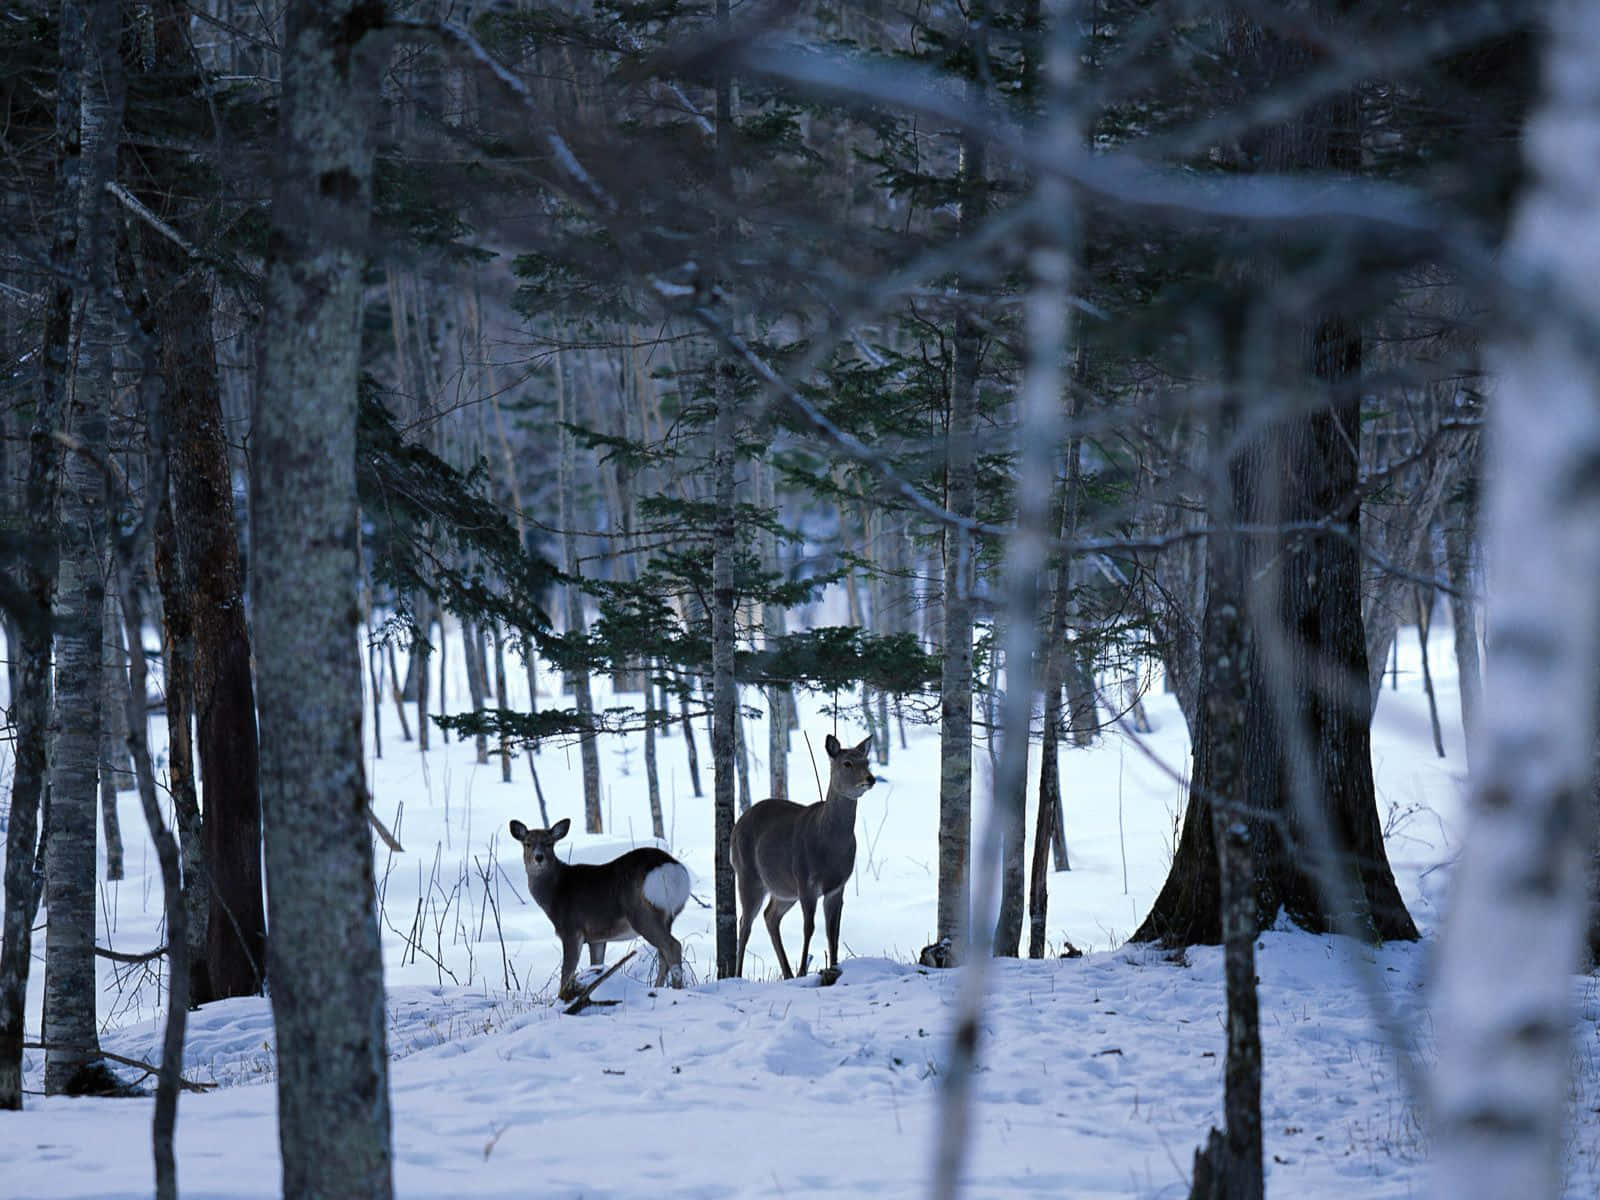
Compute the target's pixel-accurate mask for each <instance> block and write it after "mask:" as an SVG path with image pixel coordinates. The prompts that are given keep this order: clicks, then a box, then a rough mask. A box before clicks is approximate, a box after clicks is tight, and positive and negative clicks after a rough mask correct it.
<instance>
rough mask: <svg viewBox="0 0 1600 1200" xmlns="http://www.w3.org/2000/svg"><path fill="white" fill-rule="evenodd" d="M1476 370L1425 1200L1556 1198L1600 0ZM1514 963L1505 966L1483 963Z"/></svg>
mask: <svg viewBox="0 0 1600 1200" xmlns="http://www.w3.org/2000/svg"><path fill="white" fill-rule="evenodd" d="M1548 12H1549V22H1550V24H1549V34H1548V38H1547V40H1546V42H1545V47H1544V99H1543V101H1542V104H1541V106H1540V108H1539V109H1538V111H1537V112H1536V113H1535V114H1534V116H1533V117H1532V119H1531V120H1530V123H1529V127H1528V129H1527V133H1526V138H1525V142H1524V146H1525V154H1526V156H1527V160H1528V166H1529V176H1530V177H1529V181H1528V184H1527V190H1526V191H1525V192H1524V194H1523V196H1522V198H1521V200H1520V202H1519V205H1518V208H1517V211H1516V214H1515V217H1514V219H1513V223H1512V227H1511V232H1510V238H1509V243H1508V246H1507V249H1506V255H1505V260H1506V262H1507V264H1508V267H1509V269H1510V270H1511V271H1512V272H1513V274H1514V279H1515V281H1516V283H1517V284H1518V285H1519V287H1518V290H1517V291H1516V292H1515V293H1514V297H1513V304H1514V305H1515V308H1514V309H1513V311H1515V312H1517V313H1518V314H1519V315H1520V318H1521V319H1519V320H1516V321H1515V322H1514V323H1513V324H1512V326H1511V328H1510V330H1509V331H1508V333H1507V334H1506V335H1505V336H1504V337H1503V339H1502V340H1501V341H1500V342H1499V343H1498V344H1497V345H1496V346H1495V347H1494V348H1493V349H1492V351H1491V352H1490V353H1489V354H1488V355H1487V363H1486V365H1487V366H1488V369H1489V372H1490V378H1491V379H1492V380H1493V381H1494V383H1495V390H1494V393H1493V394H1492V396H1491V400H1490V414H1489V428H1488V434H1487V439H1486V444H1485V447H1484V453H1485V456H1486V464H1485V466H1486V469H1485V478H1486V480H1487V489H1486V497H1485V505H1484V513H1483V518H1484V522H1485V526H1486V533H1485V554H1486V560H1487V569H1488V576H1489V579H1490V581H1491V585H1492V587H1493V589H1494V592H1493V596H1494V599H1493V603H1492V604H1491V605H1490V607H1489V648H1490V649H1489V662H1488V679H1487V685H1486V687H1485V690H1484V696H1483V708H1482V711H1481V713H1480V715H1479V720H1478V723H1477V724H1478V728H1477V736H1478V738H1479V739H1480V740H1481V742H1482V745H1481V747H1480V752H1479V757H1478V759H1477V760H1476V761H1475V763H1474V769H1473V777H1472V787H1471V796H1470V807H1469V815H1468V827H1467V836H1466V840H1465V842H1464V845H1463V848H1462V852H1461V858H1460V861H1459V863H1458V865H1457V867H1456V875H1455V880H1454V889H1455V892H1454V897H1453V899H1452V901H1451V905H1450V910H1449V913H1448V915H1447V917H1446V919H1445V923H1444V928H1443V932H1442V934H1441V936H1440V941H1439V950H1438V955H1437V958H1436V962H1435V974H1434V978H1435V981H1436V982H1435V992H1434V1001H1433V1008H1434V1014H1435V1015H1434V1020H1435V1032H1436V1039H1437V1045H1438V1047H1439V1059H1438V1063H1437V1066H1436V1068H1435V1070H1434V1074H1433V1078H1432V1097H1431V1100H1432V1103H1431V1111H1432V1114H1433V1160H1434V1174H1433V1186H1432V1194H1433V1195H1435V1196H1439V1197H1450V1200H1473V1198H1475V1197H1484V1198H1485V1200H1487V1198H1488V1197H1504V1196H1530V1197H1531V1196H1558V1195H1560V1194H1561V1193H1562V1190H1563V1180H1562V1166H1561V1164H1562V1154H1563V1149H1564V1146H1565V1140H1566V1139H1565V1136H1564V1130H1565V1123H1566V1113H1567V1108H1568V1105H1569V1104H1570V1102H1571V1083H1570V1073H1571V1070H1572V1062H1573V1053H1574V1050H1573V1045H1572V1023H1573V1015H1574V1014H1573V1010H1572V998H1573V991H1572V976H1573V972H1575V971H1576V970H1578V968H1579V966H1580V965H1581V962H1582V955H1583V950H1584V939H1585V935H1586V932H1587V926H1588V916H1589V913H1588V908H1589V904H1590V901H1591V897H1590V895H1589V887H1590V880H1589V868H1590V861H1591V860H1590V854H1591V849H1590V847H1591V839H1592V838H1593V834H1594V831H1593V815H1592V785H1593V772H1594V758H1593V749H1594V731H1595V720H1596V706H1595V701H1596V696H1595V680H1596V678H1597V675H1600V589H1597V588H1596V586H1595V581H1596V580H1597V579H1600V487H1597V478H1600V477H1597V475H1596V471H1595V464H1596V463H1597V462H1600V362H1597V360H1596V357H1595V338H1594V332H1593V330H1594V328H1595V324H1596V322H1597V321H1600V227H1597V225H1596V221H1595V217H1596V214H1597V213H1600V175H1596V173H1595V169H1594V167H1595V154H1596V150H1597V148H1600V90H1597V89H1596V86H1595V80H1596V79H1597V78H1600V3H1595V2H1594V0H1560V2H1558V3H1554V4H1551V5H1550V6H1549V8H1548ZM1506 963H1515V964H1516V970H1515V971H1510V972H1507V971H1504V970H1495V969H1493V965H1494V964H1506Z"/></svg>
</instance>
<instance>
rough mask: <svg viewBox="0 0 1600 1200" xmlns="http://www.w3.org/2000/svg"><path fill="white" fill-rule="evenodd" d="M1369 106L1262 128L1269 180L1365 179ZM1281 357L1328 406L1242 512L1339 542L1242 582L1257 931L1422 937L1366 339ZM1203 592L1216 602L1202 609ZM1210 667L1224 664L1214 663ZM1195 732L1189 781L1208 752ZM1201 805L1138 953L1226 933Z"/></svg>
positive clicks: (1297, 424) (1236, 381)
mask: <svg viewBox="0 0 1600 1200" xmlns="http://www.w3.org/2000/svg"><path fill="white" fill-rule="evenodd" d="M1234 40H1235V46H1236V54H1235V57H1236V59H1237V61H1238V63H1239V64H1240V70H1241V75H1242V76H1246V75H1248V76H1251V77H1252V78H1253V79H1254V80H1255V82H1257V83H1264V82H1270V81H1271V80H1273V79H1288V78H1292V77H1295V75H1296V73H1298V72H1301V71H1303V70H1304V69H1305V68H1306V67H1307V66H1308V65H1310V64H1311V62H1312V60H1313V57H1314V51H1313V44H1314V43H1313V40H1312V39H1310V38H1307V39H1305V40H1303V41H1294V40H1292V39H1290V38H1288V37H1285V36H1280V35H1277V34H1269V33H1268V32H1266V31H1265V30H1262V29H1260V28H1259V27H1255V26H1252V25H1249V24H1248V23H1247V22H1243V21H1241V22H1240V23H1239V24H1238V26H1237V29H1236V34H1235V39H1234ZM1358 121H1359V107H1358V105H1357V101H1356V97H1355V95H1354V93H1350V92H1346V93H1339V94H1336V95H1335V96H1333V97H1331V98H1328V99H1325V100H1321V101H1318V102H1317V103H1316V104H1315V105H1313V106H1311V108H1310V109H1308V110H1307V111H1305V112H1303V113H1302V114H1301V115H1300V116H1299V117H1297V118H1296V119H1294V120H1292V121H1289V122H1287V123H1285V124H1283V125H1278V126H1273V127H1271V128H1269V129H1267V130H1266V131H1265V132H1264V133H1263V134H1262V135H1261V136H1260V141H1259V144H1258V146H1257V153H1256V159H1257V161H1258V163H1259V164H1260V166H1261V167H1262V168H1263V169H1270V170H1291V169H1305V168H1313V169H1328V168H1332V169H1337V170H1346V171H1354V170H1356V169H1357V168H1358V167H1359V163H1360V148H1359V137H1358V133H1359V128H1358ZM1267 282H1268V281H1267V280H1265V279H1262V278H1260V277H1257V278H1255V279H1252V280H1247V281H1244V282H1243V284H1242V287H1241V291H1240V293H1239V294H1238V295H1237V296H1236V297H1235V298H1233V299H1232V300H1230V302H1229V303H1230V304H1231V306H1232V309H1233V310H1234V311H1230V312H1228V313H1227V314H1226V315H1225V320H1224V324H1225V326H1226V327H1227V328H1226V329H1225V332H1224V335H1223V336H1224V341H1225V343H1226V348H1225V358H1226V360H1227V363H1228V366H1227V368H1226V369H1227V370H1228V372H1229V375H1230V378H1229V380H1228V382H1227V385H1226V386H1229V387H1237V388H1240V389H1243V394H1244V397H1245V398H1248V399H1251V400H1257V399H1259V398H1261V397H1264V396H1266V395H1268V394H1270V392H1271V390H1272V388H1271V384H1272V380H1271V378H1269V377H1264V376H1261V375H1260V374H1259V372H1252V373H1251V375H1250V376H1248V377H1247V375H1246V373H1245V370H1244V366H1243V364H1244V361H1245V354H1244V349H1243V344H1242V343H1243V339H1244V337H1245V332H1244V325H1245V324H1246V321H1247V314H1248V312H1249V306H1250V305H1257V304H1261V303H1263V302H1267V301H1269V300H1270V298H1269V297H1267V295H1266V293H1265V291H1264V289H1265V286H1266V283H1267ZM1275 340H1277V341H1278V343H1279V344H1284V345H1289V346H1294V345H1296V344H1297V343H1298V345H1299V346H1300V347H1301V348H1302V353H1301V357H1300V361H1299V362H1298V363H1296V364H1292V367H1291V373H1290V376H1289V378H1288V379H1285V380H1280V381H1279V382H1280V383H1283V384H1286V385H1287V386H1288V387H1290V388H1291V389H1292V388H1299V389H1305V388H1320V389H1322V390H1323V391H1324V392H1325V394H1326V396H1327V399H1326V401H1325V402H1324V403H1322V404H1321V405H1320V406H1318V407H1314V408H1311V409H1309V410H1308V411H1304V412H1298V413H1290V414H1288V415H1282V416H1279V417H1277V419H1276V421H1275V423H1274V424H1273V425H1271V426H1270V427H1269V428H1267V429H1266V431H1265V432H1263V433H1261V434H1260V435H1258V436H1256V437H1253V438H1251V439H1250V442H1249V445H1248V447H1247V450H1246V453H1245V456H1244V458H1243V460H1242V462H1241V464H1240V466H1239V467H1238V468H1237V469H1235V470H1234V472H1233V480H1234V482H1233V489H1234V495H1233V508H1234V511H1235V512H1236V513H1237V514H1239V516H1240V518H1241V519H1243V520H1246V521H1251V522H1254V523H1256V524H1258V525H1269V526H1270V525H1274V524H1278V523H1303V522H1304V523H1309V522H1326V523H1328V524H1330V525H1333V526H1334V527H1335V531H1334V532H1330V533H1326V534H1323V533H1315V534H1312V533H1287V534H1282V535H1269V536H1266V537H1263V538H1260V539H1257V540H1256V542H1255V544H1254V545H1252V546H1251V547H1250V549H1249V554H1248V557H1247V563H1246V571H1245V577H1246V578H1248V579H1250V580H1251V581H1252V582H1251V586H1250V589H1249V592H1248V594H1247V595H1246V604H1247V613H1246V619H1247V620H1248V621H1249V623H1250V626H1251V632H1250V635H1249V644H1250V659H1251V661H1250V662H1248V663H1247V664H1246V667H1245V669H1246V670H1247V671H1248V672H1249V674H1248V678H1249V681H1250V683H1249V688H1248V695H1249V697H1250V703H1249V705H1248V710H1247V714H1246V728H1245V762H1246V764H1247V767H1248V769H1249V771H1250V779H1249V781H1248V783H1247V794H1248V795H1249V796H1250V797H1251V799H1252V801H1253V802H1254V803H1255V804H1256V805H1257V806H1258V807H1259V808H1261V809H1262V810H1263V811H1264V812H1265V813H1266V814H1268V815H1269V816H1272V817H1273V818H1275V819H1272V820H1269V821H1265V822H1262V823H1259V824H1258V826H1257V828H1256V829H1255V830H1254V831H1252V836H1251V842H1250V846H1251V852H1252V854H1253V856H1254V866H1253V873H1254V887H1253V891H1254V895H1255V898H1256V921H1257V924H1258V925H1259V926H1261V927H1266V926H1268V925H1271V924H1272V923H1273V921H1274V920H1276V918H1277V916H1278V914H1279V913H1280V912H1284V913H1287V915H1288V916H1289V917H1290V918H1291V919H1292V920H1294V921H1295V922H1296V923H1297V924H1299V925H1300V926H1301V927H1302V928H1305V929H1308V930H1313V931H1324V930H1329V929H1336V930H1338V931H1340V932H1347V933H1360V934H1362V935H1364V936H1367V937H1376V938H1381V939H1389V938H1403V939H1415V938H1416V936H1417V932H1416V926H1415V925H1414V924H1413V923H1412V921H1411V917H1410V915H1409V914H1408V913H1407V912H1406V909H1405V903H1404V901H1403V900H1402V899H1401V897H1400V892H1399V889H1398V888H1397V887H1396V886H1395V882H1394V875H1393V872H1392V871H1391V870H1390V868H1389V864H1388V858H1387V856H1386V854H1385V851H1384V846H1383V833H1382V829H1381V828H1380V826H1379V823H1378V814H1377V801H1376V797H1375V793H1374V789H1373V782H1372V754H1371V738H1370V728H1369V725H1370V719H1371V695H1370V691H1369V684H1368V680H1369V676H1368V671H1367V658H1366V637H1365V633H1364V631H1363V628H1362V623H1361V576H1360V559H1359V555H1358V552H1357V550H1356V546H1357V545H1359V541H1358V538H1359V532H1360V521H1359V513H1360V500H1359V495H1360V493H1359V466H1360V464H1359V455H1358V453H1357V447H1358V445H1359V438H1360V428H1361V424H1360V422H1361V408H1360V394H1359V387H1358V386H1357V383H1358V380H1359V377H1360V371H1361V334H1360V330H1359V328H1358V327H1357V326H1356V325H1355V324H1354V323H1353V322H1351V321H1349V320H1347V319H1346V318H1344V317H1343V316H1341V315H1338V314H1325V315H1322V316H1318V317H1313V318H1312V319H1311V320H1310V321H1309V323H1308V324H1301V325H1300V326H1299V328H1298V329H1295V328H1293V327H1291V328H1288V329H1285V330H1284V331H1283V334H1282V336H1281V337H1279V338H1277V339H1275ZM1209 588H1210V583H1209V581H1208V601H1207V602H1208V604H1209V603H1210V601H1209ZM1208 653H1214V650H1213V651H1208ZM1208 736H1210V734H1209V733H1208V732H1207V731H1205V730H1200V731H1197V733H1196V737H1195V751H1194V754H1195V775H1196V777H1197V778H1203V777H1204V776H1203V775H1202V765H1203V757H1204V756H1206V755H1207V754H1209V753H1210V750H1209V749H1208V747H1207V746H1206V744H1205V740H1206V737H1208ZM1211 827H1212V820H1211V816H1210V813H1209V804H1208V802H1207V800H1206V799H1205V796H1204V793H1203V792H1202V790H1201V789H1200V788H1195V789H1193V790H1192V791H1191V792H1190V796H1189V805H1188V808H1187V811H1186V814H1185V818H1184V828H1183V832H1182V835H1181V836H1180V839H1179V844H1178V850H1177V853H1176V855H1175V856H1174V858H1173V863H1172V868H1171V871H1170V872H1169V874H1168V877H1167V881H1166V884H1165V885H1164V886H1163V888H1162V890H1161V893H1160V895H1158V896H1157V898H1156V902H1155V905H1154V907H1153V908H1152V909H1151V912H1150V913H1149V915H1148V916H1147V917H1146V918H1145V920H1144V922H1143V923H1142V924H1141V925H1140V927H1139V929H1138V930H1136V931H1135V933H1134V939H1135V940H1138V941H1151V940H1161V941H1164V942H1167V943H1169V944H1188V943H1192V942H1213V943H1214V942H1216V941H1218V940H1219V939H1220V937H1221V935H1222V928H1221V915H1222V914H1221V896H1220V892H1219V889H1218V886H1217V879H1218V863H1217V855H1216V845H1215V839H1214V837H1213V836H1212V831H1211Z"/></svg>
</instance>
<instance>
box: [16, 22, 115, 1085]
mask: <svg viewBox="0 0 1600 1200" xmlns="http://www.w3.org/2000/svg"><path fill="white" fill-rule="evenodd" d="M111 7H112V6H110V5H108V4H98V5H95V6H94V7H93V9H92V10H91V11H92V12H93V13H94V14H97V15H103V14H104V13H105V12H106V11H107V10H108V9H109V8H111ZM85 24H86V20H85V14H84V10H83V9H82V8H80V7H79V6H78V5H77V4H63V5H62V8H61V21H60V26H59V29H58V31H57V32H58V39H59V44H60V56H61V66H60V70H59V71H58V72H57V73H56V77H55V84H56V129H55V156H56V193H55V198H54V212H53V214H52V220H53V223H54V231H53V234H52V237H51V245H50V265H51V267H52V272H51V276H50V283H49V290H48V291H47V293H46V300H45V305H44V331H43V344H42V345H41V347H40V356H39V358H40V368H39V388H38V394H37V398H36V401H35V406H34V413H33V426H32V429H31V430H30V432H29V436H28V467H27V479H26V481H25V483H24V485H23V514H22V516H23V520H24V521H25V522H26V526H25V533H26V535H27V538H28V544H29V546H30V548H31V550H32V552H31V553H30V554H28V555H26V556H24V558H23V566H22V571H23V581H24V586H25V588H26V591H27V596H28V600H29V607H28V609H27V611H25V612H24V613H22V614H20V616H19V619H18V624H19V626H20V634H21V641H20V643H19V645H18V652H17V653H16V654H15V655H13V657H14V658H15V659H16V660H17V667H16V682H17V686H16V687H15V688H14V689H13V691H12V693H11V719H12V721H13V722H14V723H15V726H16V742H15V746H16V749H15V756H16V757H15V761H14V763H13V767H12V775H11V811H10V816H9V819H8V823H7V826H6V869H5V930H4V942H3V944H0V1110H3V1109H12V1110H15V1109H20V1108H21V1107H22V1034H23V1017H24V1009H25V1006H26V1001H27V993H28V970H29V967H30V965H31V963H32V959H33V951H32V942H33V920H34V916H35V915H36V913H37V910H38V902H39V885H38V882H37V880H36V878H35V874H34V866H35V863H36V861H37V857H36V851H37V848H38V845H37V844H38V842H39V807H40V799H41V796H42V794H43V791H44V784H45V776H46V773H47V771H48V770H49V755H48V747H47V739H48V737H49V727H50V713H51V709H52V679H51V670H50V630H51V603H52V597H53V596H54V594H55V585H56V577H57V568H58V554H59V546H58V542H57V540H56V539H57V536H58V529H57V525H56V501H57V494H58V492H59V490H60V486H61V447H60V444H59V443H58V442H57V440H56V435H57V433H58V432H60V430H61V427H62V426H63V425H64V424H65V420H66V408H67V400H66V391H67V358H68V354H69V347H70V346H71V342H72V302H73V285H72V283H71V282H70V281H71V280H72V278H73V275H74V273H75V270H76V267H77V262H78V190H79V188H80V187H81V186H82V178H83V167H82V155H81V147H82V139H81V130H80V106H81V103H82V88H83V71H84V55H85V45H84V42H85V40H86V36H87V35H86V30H85Z"/></svg>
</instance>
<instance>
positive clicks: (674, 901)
mask: <svg viewBox="0 0 1600 1200" xmlns="http://www.w3.org/2000/svg"><path fill="white" fill-rule="evenodd" d="M571 828H572V821H571V820H570V819H565V818H563V819H562V820H560V821H557V822H556V823H555V824H554V825H552V826H551V827H550V828H549V829H529V828H528V827H527V826H526V825H524V824H523V823H522V822H521V821H512V822H511V836H512V837H514V838H516V839H517V841H519V842H521V843H522V865H523V866H524V867H525V868H526V869H527V872H528V891H529V892H530V893H531V894H532V895H533V898H534V900H535V901H536V902H537V903H538V905H539V907H540V908H542V909H544V914H545V916H547V917H549V918H550V923H551V924H552V925H554V926H555V928H556V936H557V937H559V938H560V939H561V987H560V992H559V995H560V997H561V999H562V1000H571V999H572V998H573V997H574V996H576V995H577V993H578V991H579V988H578V985H577V976H578V948H579V946H581V945H583V944H585V943H587V944H588V947H589V965H590V966H599V965H600V964H601V963H603V962H604V961H605V957H606V943H607V942H621V941H626V940H627V939H629V938H633V937H641V938H643V939H644V940H645V941H646V942H648V943H649V944H650V945H651V946H652V947H653V948H654V949H655V952H656V982H655V986H656V987H660V986H662V984H664V983H667V982H668V981H669V979H670V981H671V984H672V986H673V987H682V986H683V946H682V944H681V943H680V942H679V941H678V939H677V938H675V937H673V936H672V922H673V921H674V920H675V919H676V918H677V915H678V914H679V913H680V912H682V911H683V906H684V905H685V904H686V903H688V900H689V868H688V867H685V866H684V865H683V864H682V863H681V862H679V861H678V860H677V859H675V858H673V857H672V855H670V854H668V853H667V852H666V851H665V850H661V849H658V848H657V847H655V846H641V847H639V848H638V849H637V850H630V851H628V852H627V853H626V854H624V855H622V856H620V857H618V858H614V859H612V860H611V861H610V862H605V863H596V864H591V863H565V862H562V861H561V859H559V858H558V857H556V851H555V845H556V843H557V842H559V841H560V840H561V839H562V838H564V837H566V836H567V831H568V830H569V829H571Z"/></svg>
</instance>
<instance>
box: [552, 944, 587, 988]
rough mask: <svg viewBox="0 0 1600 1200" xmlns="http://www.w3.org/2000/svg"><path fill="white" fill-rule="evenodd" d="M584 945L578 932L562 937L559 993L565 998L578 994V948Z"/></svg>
mask: <svg viewBox="0 0 1600 1200" xmlns="http://www.w3.org/2000/svg"><path fill="white" fill-rule="evenodd" d="M582 945H583V942H582V941H581V940H580V939H579V937H578V935H577V934H573V935H572V936H571V937H563V938H562V939H561V990H560V991H559V992H558V993H557V995H559V996H560V997H561V999H563V1000H571V999H572V998H573V997H574V996H576V995H577V994H578V949H579V947H581V946H582Z"/></svg>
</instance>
